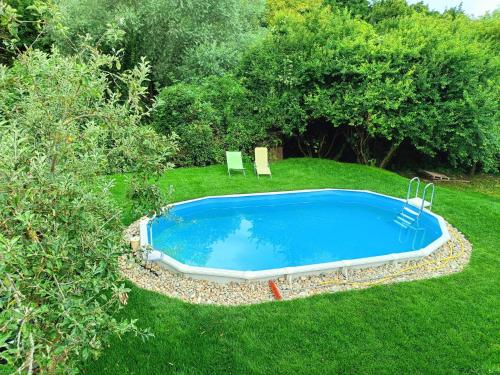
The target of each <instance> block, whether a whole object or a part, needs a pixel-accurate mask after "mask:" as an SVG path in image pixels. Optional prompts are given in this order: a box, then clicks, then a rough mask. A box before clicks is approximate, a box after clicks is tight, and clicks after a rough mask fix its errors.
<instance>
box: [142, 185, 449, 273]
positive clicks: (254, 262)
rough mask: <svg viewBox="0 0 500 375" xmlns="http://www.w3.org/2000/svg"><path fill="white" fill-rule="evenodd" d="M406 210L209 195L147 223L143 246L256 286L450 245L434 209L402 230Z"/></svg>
mask: <svg viewBox="0 0 500 375" xmlns="http://www.w3.org/2000/svg"><path fill="white" fill-rule="evenodd" d="M403 205H404V202H403V201H402V200H400V199H397V198H393V197H389V196H385V195H381V194H377V193H373V192H369V191H354V190H338V189H321V190H307V191H293V192H280V193H262V194H244V195H232V196H218V197H205V198H200V199H195V200H191V201H185V202H179V203H176V204H174V205H172V207H171V208H170V210H169V213H168V214H167V215H164V216H160V217H156V218H154V219H153V220H145V221H143V222H141V224H140V227H141V243H142V245H149V246H150V247H151V248H152V249H153V251H152V252H151V253H150V254H149V255H148V256H149V259H150V260H155V261H160V262H162V263H163V264H164V265H165V266H167V267H168V268H170V269H172V270H174V271H177V272H182V273H186V274H188V275H189V276H192V277H198V278H207V279H218V280H249V279H268V278H271V277H279V276H283V275H301V274H311V273H321V272H327V271H333V270H335V269H339V268H340V269H342V268H348V267H368V266H375V265H379V264H383V263H385V262H390V261H401V260H408V259H416V258H420V257H423V256H426V255H428V254H430V253H431V252H432V251H433V250H435V249H437V248H438V247H439V246H441V245H442V244H443V243H445V242H446V241H448V239H449V234H448V231H447V228H446V225H445V223H444V220H443V219H442V218H441V217H439V216H438V215H435V214H433V213H431V212H429V211H424V212H422V214H421V215H420V217H419V220H418V223H417V224H416V225H413V226H411V227H408V228H404V227H402V226H400V225H398V224H397V223H396V222H395V218H396V217H397V215H398V214H399V213H400V212H401V209H402V207H403Z"/></svg>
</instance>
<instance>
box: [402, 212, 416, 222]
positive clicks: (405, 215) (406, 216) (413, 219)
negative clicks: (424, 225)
mask: <svg viewBox="0 0 500 375" xmlns="http://www.w3.org/2000/svg"><path fill="white" fill-rule="evenodd" d="M400 215H401V216H402V217H404V218H405V219H408V220H411V221H412V222H414V221H415V217H413V216H410V215H407V214H405V213H404V212H401V213H400Z"/></svg>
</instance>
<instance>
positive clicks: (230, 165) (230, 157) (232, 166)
mask: <svg viewBox="0 0 500 375" xmlns="http://www.w3.org/2000/svg"><path fill="white" fill-rule="evenodd" d="M226 160H227V173H229V176H231V171H239V172H243V175H244V176H246V175H247V174H246V173H245V168H244V167H243V159H242V158H241V152H240V151H226Z"/></svg>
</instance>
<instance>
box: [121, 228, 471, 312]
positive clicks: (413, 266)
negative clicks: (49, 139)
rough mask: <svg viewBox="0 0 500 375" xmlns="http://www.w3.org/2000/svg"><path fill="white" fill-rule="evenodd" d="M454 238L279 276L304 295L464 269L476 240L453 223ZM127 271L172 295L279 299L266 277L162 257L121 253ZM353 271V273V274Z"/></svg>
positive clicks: (234, 300) (287, 293)
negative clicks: (211, 276)
mask: <svg viewBox="0 0 500 375" xmlns="http://www.w3.org/2000/svg"><path fill="white" fill-rule="evenodd" d="M138 223H139V221H136V222H135V223H133V224H132V225H131V226H129V227H128V228H127V229H126V230H125V231H124V238H125V240H126V241H127V242H130V239H131V238H133V237H136V236H138V235H139V224H138ZM448 230H449V232H450V235H451V240H450V241H449V242H448V243H446V244H444V245H443V246H442V247H440V248H439V249H437V250H436V251H434V252H433V253H432V254H430V255H429V256H427V257H425V258H422V259H420V260H412V261H408V262H403V263H394V264H385V265H382V266H379V267H375V268H364V269H351V270H349V271H348V272H347V273H344V274H343V273H342V272H331V273H325V274H323V275H312V276H300V277H293V278H291V280H290V279H288V280H287V279H286V278H285V277H280V278H279V279H278V280H275V282H276V284H277V285H278V288H279V289H280V291H281V294H282V296H283V299H284V300H290V299H294V298H304V297H308V296H312V295H315V294H319V293H335V292H339V291H346V290H351V289H362V288H368V287H370V286H373V285H380V284H389V283H394V282H403V281H412V280H420V279H428V278H433V277H439V276H443V275H447V274H450V273H454V272H460V271H461V270H462V269H463V268H464V267H465V265H467V263H468V262H469V259H470V255H471V252H472V245H471V243H470V242H469V241H467V239H465V237H464V236H463V234H462V233H460V232H459V231H458V230H456V229H455V228H453V227H452V226H451V225H448ZM120 269H121V272H122V274H123V275H124V277H126V278H128V279H129V280H131V281H132V282H134V283H135V284H136V285H137V286H139V287H141V288H144V289H147V290H151V291H154V292H158V293H162V294H165V295H167V296H169V297H173V298H179V299H181V300H183V301H186V302H190V303H198V304H218V305H243V304H254V303H261V302H268V301H273V300H274V297H273V294H272V292H271V290H270V289H269V285H268V283H267V282H265V281H246V282H245V281H243V282H230V283H225V284H222V283H218V282H215V281H207V280H196V279H192V278H189V277H185V276H184V275H180V274H176V273H173V272H170V271H168V270H167V269H165V268H163V267H161V266H160V265H159V264H157V263H148V264H147V265H144V264H142V265H141V264H139V263H138V262H136V261H134V260H130V259H128V260H127V259H126V258H121V259H120ZM347 276H348V277H347Z"/></svg>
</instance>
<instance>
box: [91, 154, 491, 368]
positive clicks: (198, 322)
mask: <svg viewBox="0 0 500 375" xmlns="http://www.w3.org/2000/svg"><path fill="white" fill-rule="evenodd" d="M250 170H251V168H250V167H249V171H250ZM272 170H273V175H274V177H273V178H272V179H268V178H261V179H259V180H258V179H257V178H255V177H254V176H253V175H252V174H251V173H250V174H249V175H248V176H247V177H246V178H245V177H243V176H234V177H228V176H227V174H226V172H225V167H224V166H211V167H206V168H189V169H177V170H174V171H171V172H169V173H168V174H167V175H166V176H165V177H164V178H163V179H162V180H161V184H162V186H163V187H165V188H168V186H169V185H170V184H172V185H174V186H175V195H174V199H175V200H183V199H187V198H193V197H199V196H204V195H214V194H216V195H217V194H229V193H245V192H260V191H277V190H293V189H303V188H322V187H335V188H354V189H369V190H373V191H376V192H381V193H386V194H390V195H395V196H400V197H401V196H403V195H404V194H405V192H406V187H407V180H406V179H405V178H402V177H400V176H398V175H396V174H394V173H391V172H387V171H384V170H380V169H377V168H370V167H365V166H360V165H353V164H341V163H336V162H333V161H327V160H311V159H288V160H285V161H283V162H279V163H276V164H273V165H272ZM126 179H127V177H125V176H117V177H116V181H117V184H116V187H115V189H114V194H115V197H116V199H117V201H118V202H119V203H120V204H122V205H123V206H124V207H126V206H127V202H126V199H125V188H126ZM434 207H435V211H436V212H437V213H439V214H440V215H443V216H444V217H445V218H446V219H447V220H448V221H449V222H450V223H451V224H453V225H454V226H456V227H457V228H459V229H460V230H461V231H462V232H463V233H465V235H466V236H467V238H468V239H469V240H470V241H471V242H472V243H473V246H474V250H473V255H472V260H471V263H470V265H469V266H467V268H466V269H465V270H464V271H463V272H461V273H458V274H454V275H452V276H447V277H442V278H438V279H433V280H424V281H417V282H409V283H399V284H393V285H384V286H377V287H373V288H370V289H365V290H360V291H351V292H343V293H336V294H330V295H321V296H316V297H312V298H308V299H301V300H294V301H287V302H275V303H265V304H261V305H254V306H246V307H217V306H200V305H190V304H187V303H184V302H181V301H179V300H176V299H171V298H167V297H164V296H162V295H158V294H155V293H152V292H147V291H144V290H140V289H137V288H133V290H132V292H131V294H130V299H129V304H128V306H127V308H126V309H124V310H123V312H122V315H123V316H125V317H127V318H138V319H139V321H138V324H139V325H140V326H141V327H151V329H152V331H153V332H154V334H155V337H154V338H152V339H151V340H149V341H147V342H145V343H143V342H142V341H141V340H139V339H136V338H134V337H125V338H122V339H121V340H120V339H118V338H117V339H115V340H114V341H113V343H112V345H111V346H110V348H108V349H106V350H105V352H104V354H103V356H102V357H101V358H100V359H99V360H97V361H93V362H92V363H89V365H88V367H87V368H86V370H85V373H86V374H165V373H177V374H253V373H256V374H296V373H300V374H326V373H346V374H454V373H471V374H493V373H500V361H499V359H500V276H499V275H500V272H499V269H500V264H499V260H500V254H499V247H500V199H499V198H498V197H497V196H493V195H487V194H484V193H480V192H476V191H473V190H471V189H467V190H464V189H460V188H455V187H453V186H446V185H440V186H438V187H437V191H436V201H435V206H434ZM129 220H130V218H124V221H129Z"/></svg>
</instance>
